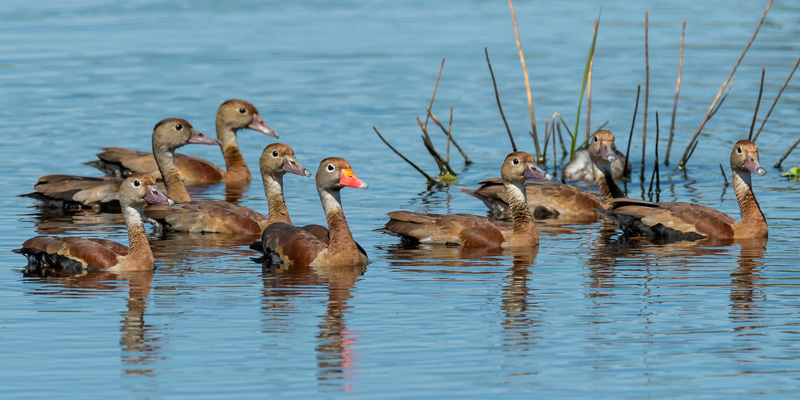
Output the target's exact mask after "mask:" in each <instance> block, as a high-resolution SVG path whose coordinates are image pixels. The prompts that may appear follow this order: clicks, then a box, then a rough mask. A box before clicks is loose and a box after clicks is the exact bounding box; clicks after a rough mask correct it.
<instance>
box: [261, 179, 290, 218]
mask: <svg viewBox="0 0 800 400" xmlns="http://www.w3.org/2000/svg"><path fill="white" fill-rule="evenodd" d="M261 180H262V181H263V182H264V195H265V196H266V197H267V206H268V207H269V216H268V219H269V222H270V223H273V222H285V223H287V224H290V225H291V223H292V220H291V219H290V218H289V209H287V208H286V201H285V200H284V199H283V175H281V176H272V175H270V174H264V173H262V174H261Z"/></svg>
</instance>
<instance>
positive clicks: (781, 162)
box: [774, 139, 800, 168]
mask: <svg viewBox="0 0 800 400" xmlns="http://www.w3.org/2000/svg"><path fill="white" fill-rule="evenodd" d="M798 144H800V139H797V141H796V142H794V144H793V145H792V147H790V148H789V150H788V151H786V154H784V155H783V157H781V159H780V160H778V163H777V164H775V166H774V168H780V167H781V164H783V160H785V159H786V157H789V154H790V153H791V152H792V150H794V148H795V147H797V145H798Z"/></svg>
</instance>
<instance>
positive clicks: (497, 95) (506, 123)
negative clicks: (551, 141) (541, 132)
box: [483, 47, 517, 151]
mask: <svg viewBox="0 0 800 400" xmlns="http://www.w3.org/2000/svg"><path fill="white" fill-rule="evenodd" d="M483 52H484V53H486V64H487V65H489V74H490V75H492V86H494V97H495V99H497V108H498V109H500V116H501V117H503V125H505V126H506V132H508V139H509V140H511V149H513V150H514V151H517V144H516V143H514V136H513V135H512V134H511V128H509V126H508V121H507V120H506V114H505V113H504V112H503V105H502V104H500V92H498V91H497V81H496V80H495V79H494V71H493V70H492V62H491V61H489V50H488V49H487V48H486V47H484V48H483Z"/></svg>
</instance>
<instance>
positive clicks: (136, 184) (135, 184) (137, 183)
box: [133, 179, 142, 187]
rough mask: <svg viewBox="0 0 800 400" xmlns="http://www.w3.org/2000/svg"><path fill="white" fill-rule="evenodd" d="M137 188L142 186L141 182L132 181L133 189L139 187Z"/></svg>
mask: <svg viewBox="0 0 800 400" xmlns="http://www.w3.org/2000/svg"><path fill="white" fill-rule="evenodd" d="M139 186H142V182H139V180H138V179H134V180H133V187H139Z"/></svg>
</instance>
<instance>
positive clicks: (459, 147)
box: [426, 107, 472, 164]
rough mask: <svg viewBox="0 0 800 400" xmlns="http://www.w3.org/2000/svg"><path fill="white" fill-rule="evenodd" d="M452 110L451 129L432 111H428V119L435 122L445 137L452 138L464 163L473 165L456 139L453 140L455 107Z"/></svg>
mask: <svg viewBox="0 0 800 400" xmlns="http://www.w3.org/2000/svg"><path fill="white" fill-rule="evenodd" d="M450 108H451V110H450V113H451V115H450V127H449V128H445V127H444V125H442V123H441V122H439V119H438V118H436V115H435V114H433V113H432V112H431V110H430V109H428V117H430V119H432V120H433V122H434V123H435V124H436V126H438V127H439V128H440V129H441V130H442V133H444V134H445V136H448V137H450V139H449V140H452V142H453V145H454V146H456V149H458V152H459V153H461V156H462V157H464V163H466V164H472V160H471V159H470V158H469V156H467V153H465V152H464V150H461V146H460V145H459V144H458V142H456V139H455V138H453V137H452V135H450V132H451V128H452V126H453V115H452V112H453V110H452V108H453V107H450ZM426 129H427V128H426Z"/></svg>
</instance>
